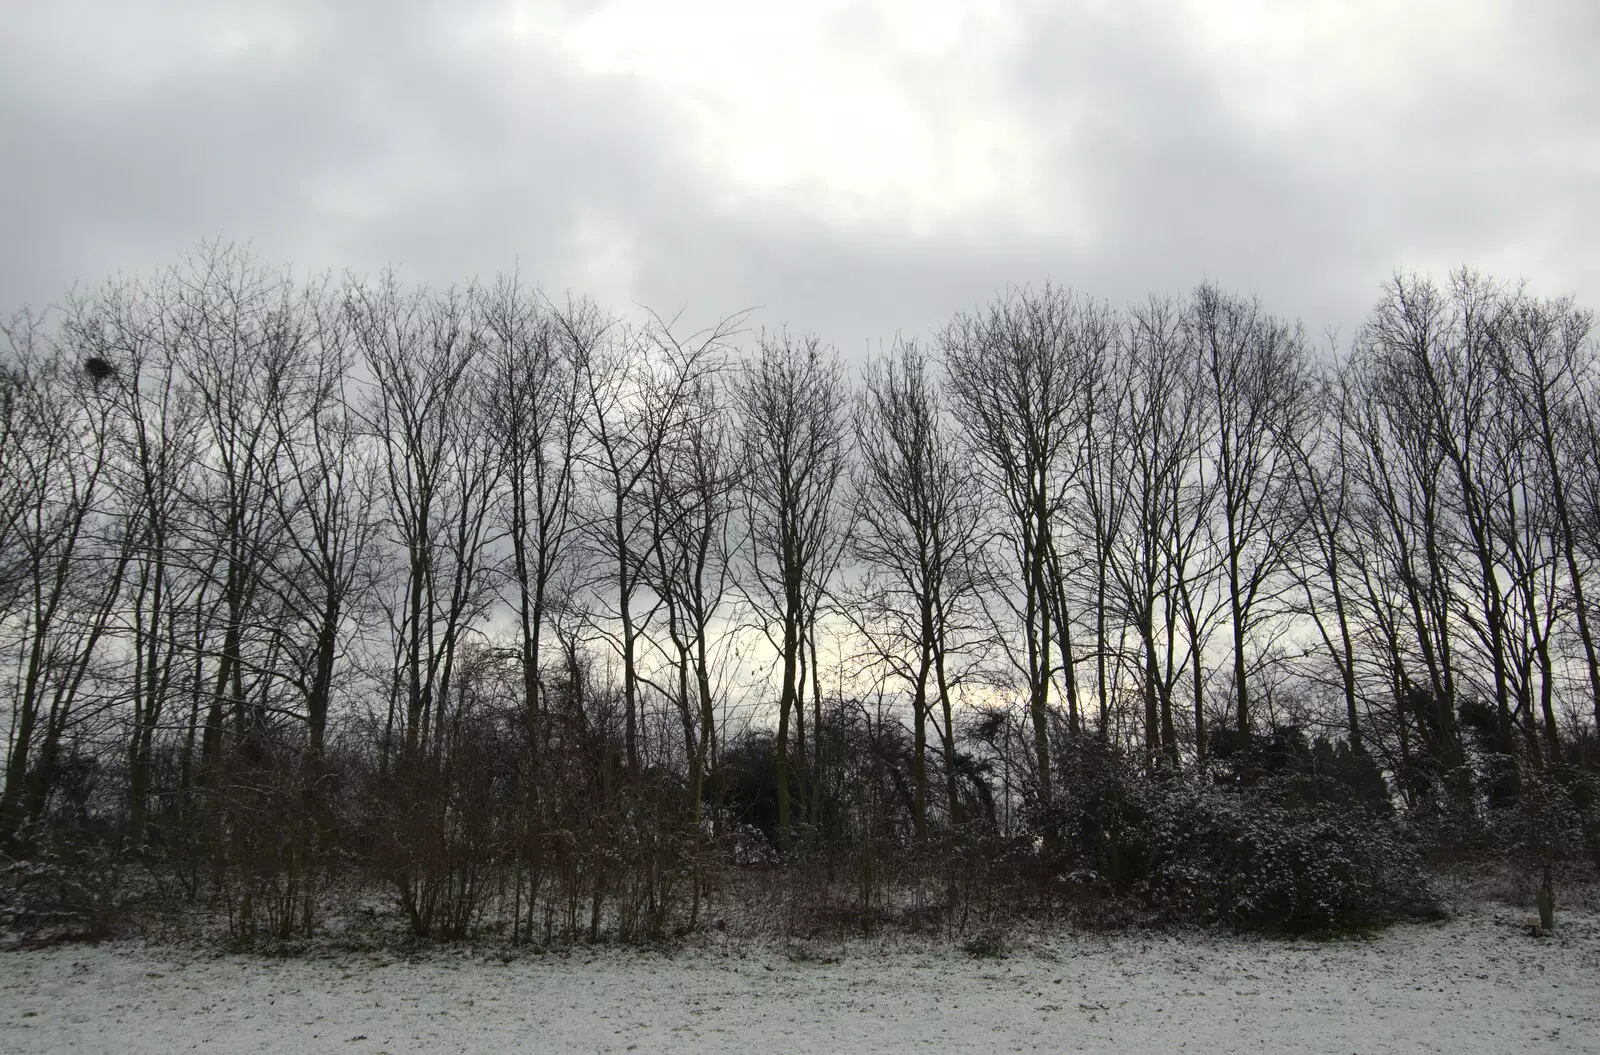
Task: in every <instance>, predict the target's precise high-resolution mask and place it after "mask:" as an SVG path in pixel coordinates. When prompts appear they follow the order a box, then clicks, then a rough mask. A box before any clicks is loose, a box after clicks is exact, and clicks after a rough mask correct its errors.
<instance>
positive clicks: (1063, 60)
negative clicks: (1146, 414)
mask: <svg viewBox="0 0 1600 1055" xmlns="http://www.w3.org/2000/svg"><path fill="white" fill-rule="evenodd" d="M0 16H3V17H0V142H3V143H4V155H3V163H0V201H3V203H4V206H3V209H4V211H3V214H0V309H4V310H10V309H12V308H15V307H20V306H21V305H22V304H24V303H33V304H35V305H38V304H43V303H48V302H50V301H53V300H57V299H59V298H60V297H61V295H62V292H63V290H64V289H65V287H66V286H67V285H68V284H69V283H70V282H72V281H74V280H83V281H88V282H98V281H100V280H102V279H104V278H106V277H107V276H108V275H110V274H112V273H114V272H116V271H119V270H121V271H139V270H145V269H149V268H151V267H154V266H159V265H162V264H166V263H169V262H171V261H173V260H174V259H175V258H176V257H177V255H178V254H179V253H181V252H182V251H183V250H184V249H185V248H187V247H189V246H192V245H194V244H195V243H196V242H197V241H198V240H200V239H202V238H205V237H207V236H215V235H218V234H221V235H223V236H225V237H227V238H230V239H236V240H239V241H249V242H251V243H253V244H254V246H255V248H256V250H257V252H258V255H260V256H261V257H262V258H263V259H265V260H266V261H269V262H272V263H280V262H281V263H293V264H294V265H295V266H296V268H297V269H299V270H318V269H323V268H335V269H343V268H350V269H353V270H355V271H358V272H371V271H374V270H376V269H378V268H380V267H382V266H383V265H385V264H388V263H393V264H395V265H398V266H399V268H400V269H401V273H402V274H403V275H404V276H407V277H410V278H413V279H416V280H421V281H428V282H435V283H441V284H448V283H451V282H458V283H459V282H463V281H465V280H468V279H470V278H472V277H473V276H475V275H480V276H488V275H492V274H494V273H495V272H498V271H502V270H508V269H511V268H513V267H518V268H520V270H521V272H522V273H523V274H524V275H525V276H526V277H527V278H529V279H530V280H532V281H533V282H535V283H537V284H538V285H540V286H541V287H543V288H544V289H545V290H546V291H547V292H551V293H553V294H556V295H559V294H560V293H561V292H562V291H565V290H571V291H574V292H580V293H588V294H592V295H594V296H595V297H596V298H598V299H599V300H600V301H601V302H602V303H603V304H604V305H606V306H607V307H609V308H611V309H612V310H614V311H618V312H626V313H636V309H635V308H634V307H633V306H634V305H635V304H643V305H649V306H652V307H655V308H658V309H661V310H663V311H669V312H670V311H675V310H678V309H687V311H688V313H689V317H691V318H705V317H709V316H712V315H717V314H723V313H728V312H732V311H735V310H738V309H741V308H751V307H753V308H756V309H758V310H757V313H756V315H755V318H756V320H757V321H758V322H760V323H763V324H766V325H769V326H775V325H781V324H785V323H787V324H789V325H790V326H791V327H794V328H797V329H802V330H812V331H815V332H817V333H819V334H821V335H822V336H823V337H824V338H825V339H826V340H828V341H831V342H833V343H834V344H835V345H837V346H838V347H839V348H841V349H842V350H844V351H845V352H846V353H847V354H854V353H856V352H858V351H859V350H860V349H864V348H865V347H867V346H868V343H869V342H873V343H875V342H876V341H877V340H878V339H887V338H890V337H892V336H893V335H894V333H895V332H896V331H902V332H904V333H905V334H906V335H908V336H912V335H920V334H925V333H927V332H929V331H931V330H933V329H935V328H937V327H938V326H939V325H940V324H941V323H942V322H944V321H945V320H946V319H948V317H949V316H950V315H951V314H952V313H953V312H955V311H958V310H962V309H965V308H970V307H972V306H973V305H974V304H975V303H978V302H981V301H984V300H987V299H988V298H989V297H991V296H992V295H993V294H994V293H995V292H996V291H997V290H1000V289H1002V288H1004V287H1006V286H1008V285H1018V284H1024V283H1032V284H1039V283H1042V282H1044V281H1045V280H1052V281H1054V282H1057V283H1060V284H1065V285H1070V286H1073V287H1075V288H1077V289H1080V290H1083V291H1084V292H1087V293H1090V294H1092V295H1094V296H1096V297H1099V298H1104V299H1109V300H1111V301H1113V302H1119V303H1121V302H1127V301H1130V300H1134V299H1140V298H1142V297H1143V296H1144V295H1145V294H1146V293H1147V292H1149V291H1156V292H1172V293H1176V292H1182V291H1184V290H1187V289H1189V288H1191V287H1192V286H1193V285H1194V284H1196V283H1197V282H1199V281H1201V280H1203V279H1207V278H1210V279H1214V280H1216V281H1218V282H1220V283H1222V284H1223V285H1225V286H1227V287H1229V288H1231V289H1235V290H1238V291H1241V292H1255V293H1258V294H1259V295H1260V296H1261V297H1262V298H1263V300H1264V301H1266V302H1267V304H1268V306H1269V307H1271V308H1272V309H1273V310H1275V311H1278V312H1280V313H1282V314H1285V315H1289V316H1296V317H1299V318H1301V319H1303V320H1304V321H1305V323H1306V325H1307V327H1308V328H1309V329H1310V330H1311V331H1312V332H1313V333H1320V332H1322V330H1323V329H1324V328H1325V327H1326V326H1330V325H1331V326H1338V327H1341V328H1342V329H1343V331H1344V332H1345V333H1346V334H1348V333H1349V331H1350V330H1351V329H1352V328H1353V327H1354V326H1355V325H1356V324H1357V323H1358V322H1359V321H1360V319H1361V317H1362V315H1363V314H1364V313H1365V311H1366V309H1367V307H1368V306H1369V305H1370V303H1371V302H1372V300H1373V299H1374V297H1375V295H1376V293H1377V289H1378V285H1379V283H1381V282H1382V281H1383V279H1384V278H1385V277H1386V276H1387V275H1388V274H1389V273H1391V272H1392V271H1393V270H1394V269H1396V268H1404V269H1407V270H1410V269H1416V270H1423V271H1431V272H1434V273H1436V274H1439V275H1441V276H1442V275H1443V274H1444V273H1445V272H1446V271H1448V270H1449V269H1450V268H1452V267H1454V266H1457V265H1459V264H1462V263H1471V264H1473V265H1475V266H1477V267H1479V268H1481V269H1483V270H1486V271H1489V272H1492V273H1494V274H1496V275H1498V276H1501V277H1508V278H1515V277H1525V278H1527V279H1528V280H1530V282H1531V283H1532V285H1533V286H1534V287H1535V288H1536V289H1537V290H1538V291H1540V292H1542V293H1547V294H1559V293H1575V294H1577V295H1578V297H1579V299H1580V300H1581V301H1583V302H1585V303H1587V304H1589V305H1591V306H1594V305H1600V76H1597V75H1596V74H1595V73H1594V66H1595V63H1596V62H1597V61H1600V58H1597V55H1600V3H1594V2H1593V0H1570V2H1563V0H1543V2H1541V0H1523V2H1520V3H1517V2H1509V0H1508V2H1491V0H1441V2H1437V3H1435V2H1431V0H1296V2H1288V0H1179V2H1166V3H1158V2H1154V0H1151V2H1130V0H1103V2H1087V0H1086V2H1053V3H1052V2H1043V0H1040V2H1032V3H1030V2H1004V0H984V2H973V3H963V2H955V0H948V2H947V0H894V2H878V3H807V2H804V0H787V2H784V3H766V2H764V0H730V2H726V3H721V2H687V0H685V2H676V0H636V2H635V0H629V2H617V3H599V2H594V3H589V2H577V0H573V2H565V3H563V2H533V0H527V2H510V3H497V2H477V0H452V2H441V3H426V2H423V0H256V2H252V3H236V4H230V3H222V2H218V0H172V2H144V0H100V2H73V0H3V2H0Z"/></svg>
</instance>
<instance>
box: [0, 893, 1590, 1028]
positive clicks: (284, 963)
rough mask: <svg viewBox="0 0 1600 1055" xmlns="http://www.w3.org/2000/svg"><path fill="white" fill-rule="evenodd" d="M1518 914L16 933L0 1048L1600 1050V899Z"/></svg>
mask: <svg viewBox="0 0 1600 1055" xmlns="http://www.w3.org/2000/svg"><path fill="white" fill-rule="evenodd" d="M1521 921H1522V915H1521V914H1520V913H1517V912H1515V911H1513V910H1510V909H1495V910H1479V911H1475V912H1472V913H1469V914H1467V915H1464V916H1459V917H1457V918H1455V919H1453V920H1451V921H1449V922H1446V923H1432V924H1408V925H1404V926H1399V927H1395V928H1392V929H1390V930H1388V931H1387V932H1385V933H1383V934H1381V935H1380V936H1378V937H1375V938H1371V939H1365V940H1356V939H1347V940H1340V941H1333V942H1325V941H1305V940H1272V939H1259V938H1223V937H1215V936H1205V935H1196V934H1179V935H1165V934H1148V933H1138V932H1135V933H1126V934H1118V935H1113V936H1109V937H1106V936H1096V935H1076V936H1074V935H1033V936H1026V935H1022V936H1017V937H1015V938H1014V942H1015V944H1014V947H1013V951H1012V952H1011V954H1010V955H1009V956H1007V957H1006V958H1004V959H1000V960H975V959H973V958H971V957H969V956H967V955H966V954H964V953H962V952H960V951H958V950H948V949H938V950H936V949H932V948H929V947H921V948H919V947H913V946H912V945H910V944H908V943H907V942H906V941H905V940H904V939H901V940H900V941H898V942H897V943H895V944H892V945H883V944H880V945H867V944H859V943H858V944H853V945H849V946H845V947H843V948H838V949H829V950H822V949H818V948H811V949H809V950H808V951H807V955H805V956H801V957H796V956H795V955H794V954H793V951H792V950H791V952H790V953H785V952H784V951H783V950H782V949H780V948H776V947H763V946H756V945H748V944H738V943H724V944H719V943H718V942H717V941H716V940H715V939H708V940H707V941H706V942H704V943H702V944H701V945H699V946H697V947H694V948H690V949H685V950H682V951H680V952H678V953H677V954H676V955H674V956H671V957H668V956H665V955H662V954H660V953H650V952H637V951H624V950H610V949H605V950H588V949H580V950H577V951H575V952H573V953H571V954H570V955H543V956H541V955H528V956H521V957H516V958H512V959H504V958H502V957H500V956H499V955H493V956H485V955H483V954H482V953H481V952H479V953H477V954H473V953H469V952H466V951H464V950H463V951H440V952H434V953H431V954H429V955H428V956H426V957H425V958H423V959H421V960H419V961H417V962H407V961H405V960H399V961H394V960H391V959H389V958H386V957H381V956H374V955H371V954H344V955H333V954H327V955H320V956H314V957H310V958H305V959H265V958H261V957H257V956H247V955H209V954H198V953H195V952H192V951H184V950H179V949H174V948H171V947H149V946H143V945H139V944H132V943H116V944H107V945H101V946H61V947H56V948H50V949H46V950H39V951H21V952H7V953H0V1051H4V1052H9V1053H13V1055H22V1053H27V1052H69V1051H70V1052H116V1053H119V1055H140V1053H144V1052H163V1053H165V1052H176V1051H191V1050H194V1051H206V1052H217V1053H233V1052H269V1051H270V1052H311V1051H338V1052H349V1053H352V1055H354V1053H374V1052H381V1051H387V1052H424V1051H425V1052H506V1051H535V1052H546V1051H584V1052H589V1051H634V1050H637V1051H640V1052H657V1051H685V1052H687V1051H710V1052H757V1051H759V1052H762V1053H764V1055H770V1053H778V1052H808V1053H809V1052H836V1051H837V1052H855V1051H862V1052H866V1051H919V1052H927V1051H983V1052H1003V1051H1035V1050H1038V1051H1080V1050H1081V1051H1111V1052H1123V1051H1126V1052H1161V1051H1178V1050H1185V1049H1186V1050H1189V1051H1203V1052H1226V1051H1304V1052H1338V1053H1344V1055H1348V1053H1351V1052H1359V1053H1362V1055H1367V1053H1372V1052H1417V1051H1438V1052H1451V1053H1459V1055H1467V1053H1472V1052H1512V1051H1590V1052H1596V1051H1600V915H1596V914H1593V913H1577V912H1569V913H1566V914H1565V915H1563V916H1562V917H1561V918H1560V920H1559V929H1558V933H1557V935H1556V936H1554V937H1551V938H1544V939H1537V938H1533V937H1530V936H1528V935H1527V934H1526V933H1524V932H1523V931H1521V930H1520V924H1521ZM835 957H837V959H835ZM830 960H831V961H833V962H828V961H830Z"/></svg>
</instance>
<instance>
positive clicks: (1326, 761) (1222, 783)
mask: <svg viewBox="0 0 1600 1055" xmlns="http://www.w3.org/2000/svg"><path fill="white" fill-rule="evenodd" d="M1295 739H1296V738H1294V737H1279V738H1276V742H1274V743H1268V744H1265V745H1262V746H1260V747H1258V748H1253V749H1252V750H1254V751H1255V754H1256V757H1257V758H1258V759H1265V760H1267V761H1268V762H1269V763H1270V764H1264V765H1254V764H1252V765H1251V766H1249V767H1248V768H1245V767H1241V766H1224V765H1217V766H1215V767H1206V768H1200V769H1195V770H1190V771H1185V772H1181V773H1168V774H1165V775H1162V776H1158V777H1155V778H1148V777H1146V776H1144V775H1143V774H1142V773H1141V772H1140V770H1139V768H1138V767H1137V764H1136V763H1135V762H1134V761H1133V760H1131V759H1129V758H1128V757H1126V756H1125V755H1123V754H1121V753H1119V752H1117V751H1115V750H1114V749H1112V748H1109V747H1107V746H1106V745H1104V744H1100V743H1096V742H1093V741H1090V742H1086V743H1082V744H1078V745H1074V748H1073V749H1072V750H1071V751H1070V752H1068V753H1067V757H1066V758H1064V759H1063V762H1064V764H1063V766H1062V768H1061V772H1062V774H1063V777H1064V779H1063V781H1062V784H1061V787H1062V791H1061V792H1060V793H1059V795H1058V802H1057V804H1056V806H1055V807H1054V808H1053V809H1051V810H1050V811H1048V813H1045V814H1042V815H1039V816H1038V817H1037V823H1038V825H1039V828H1040V833H1041V847H1042V849H1043V852H1044V853H1046V854H1047V855H1053V860H1052V861H1051V862H1050V871H1051V873H1052V875H1053V876H1054V879H1055V883H1056V886H1057V889H1059V890H1061V891H1062V892H1063V893H1064V895H1065V896H1067V897H1068V898H1069V899H1071V900H1072V901H1074V903H1076V904H1077V905H1079V906H1081V907H1084V908H1086V909H1090V910H1092V911H1093V913H1094V914H1095V915H1096V918H1099V917H1107V916H1108V913H1109V914H1110V916H1109V918H1117V917H1120V916H1121V915H1122V914H1123V910H1127V909H1129V908H1137V909H1142V911H1143V912H1144V913H1145V914H1149V915H1153V916H1155V917H1156V918H1159V919H1164V920H1183V921H1190V922H1197V923H1221V924H1229V925H1233V926H1239V927H1268V928H1302V927H1327V926H1340V925H1347V924H1351V923H1354V922H1358V921H1361V920H1364V919H1372V918H1392V917H1394V916H1397V915H1402V914H1406V913H1410V912H1415V911H1419V910H1422V909H1424V908H1426V907H1427V906H1428V905H1429V903H1430V897H1429V894H1428V889H1427V882H1426V878H1425V876H1424V874H1423V871H1422V866H1421V858H1420V856H1419V854H1418V853H1417V851H1416V849H1415V847H1414V846H1413V845H1412V843H1411V841H1410V840H1408V839H1407V838H1406V835H1405V833H1404V831H1403V829H1402V828H1401V826H1400V823H1399V822H1398V821H1397V820H1396V818H1395V816H1394V812H1393V810H1392V809H1391V808H1390V807H1389V804H1388V802H1387V800H1386V798H1384V797H1382V796H1381V795H1378V794H1375V789H1374V786H1373V783H1372V779H1373V777H1374V776H1375V771H1374V772H1373V773H1369V772H1368V770H1367V767H1366V766H1365V765H1363V764H1362V761H1361V760H1360V759H1352V758H1350V757H1346V756H1341V755H1340V754H1339V753H1337V752H1334V751H1333V750H1332V749H1331V748H1330V749H1327V750H1318V749H1315V748H1313V747H1311V746H1309V745H1306V746H1305V749H1304V750H1303V751H1302V750H1299V749H1298V748H1294V741H1295ZM1274 758H1276V759H1277V761H1276V762H1273V761H1271V760H1272V759H1274ZM1319 763H1320V768H1322V769H1324V770H1325V772H1317V770H1318V768H1319ZM1377 779H1378V780H1379V781H1381V777H1379V778H1377Z"/></svg>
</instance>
